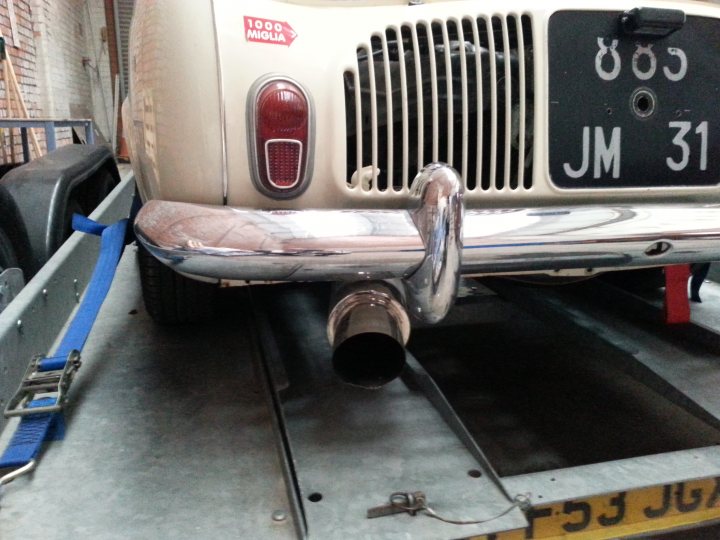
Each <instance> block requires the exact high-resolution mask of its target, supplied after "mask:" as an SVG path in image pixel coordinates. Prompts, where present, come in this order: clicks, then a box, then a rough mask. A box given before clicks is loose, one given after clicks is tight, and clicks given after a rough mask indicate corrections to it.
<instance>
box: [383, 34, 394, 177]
mask: <svg viewBox="0 0 720 540" xmlns="http://www.w3.org/2000/svg"><path fill="white" fill-rule="evenodd" d="M380 46H381V48H382V59H383V78H384V79H385V114H386V120H385V123H386V124H387V126H386V127H387V180H386V182H385V183H384V185H382V184H381V186H380V189H383V190H385V189H390V188H391V187H392V185H393V165H394V156H395V152H394V151H393V141H394V140H395V139H394V135H395V132H394V130H393V126H394V125H395V121H394V118H393V99H392V95H393V93H392V92H393V88H392V75H391V73H390V53H389V52H388V44H387V37H386V34H382V36H381V37H380Z"/></svg>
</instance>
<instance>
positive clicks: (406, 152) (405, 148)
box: [393, 29, 410, 191]
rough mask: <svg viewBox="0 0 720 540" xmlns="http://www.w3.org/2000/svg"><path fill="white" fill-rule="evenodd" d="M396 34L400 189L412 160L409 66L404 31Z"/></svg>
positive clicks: (406, 179)
mask: <svg viewBox="0 0 720 540" xmlns="http://www.w3.org/2000/svg"><path fill="white" fill-rule="evenodd" d="M393 30H394V32H395V36H397V37H398V38H399V39H398V40H397V44H398V59H399V61H400V106H401V109H402V176H401V183H400V185H399V191H402V190H404V189H407V187H408V171H409V167H410V166H409V161H410V133H409V131H410V127H409V122H410V121H409V118H408V88H407V77H408V75H407V66H406V62H405V46H404V45H403V39H402V31H401V30H398V29H393Z"/></svg>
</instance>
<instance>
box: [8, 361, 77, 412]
mask: <svg viewBox="0 0 720 540" xmlns="http://www.w3.org/2000/svg"><path fill="white" fill-rule="evenodd" d="M45 359H46V357H45V356H44V355H39V356H35V357H34V358H33V359H32V361H31V362H30V365H28V368H27V370H26V371H25V376H24V377H23V379H22V382H21V383H20V387H19V388H18V390H17V392H15V395H14V396H13V397H12V398H11V399H10V401H9V402H8V405H7V407H6V408H5V417H6V418H10V417H12V416H26V415H29V414H38V413H49V412H60V411H61V410H62V408H63V405H64V404H65V401H67V392H68V390H69V389H70V384H71V383H72V381H73V378H74V377H75V374H76V373H77V370H78V369H80V365H81V364H82V362H81V361H80V351H76V350H72V351H70V353H69V354H68V357H67V360H66V361H65V364H64V366H63V367H62V368H60V369H55V370H43V366H42V364H43V360H45ZM38 397H42V398H55V402H54V404H52V405H43V406H30V403H31V402H32V401H34V400H35V399H36V398H38Z"/></svg>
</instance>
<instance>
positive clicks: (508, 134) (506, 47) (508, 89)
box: [500, 18, 513, 189]
mask: <svg viewBox="0 0 720 540" xmlns="http://www.w3.org/2000/svg"><path fill="white" fill-rule="evenodd" d="M500 23H501V25H502V42H503V58H505V59H507V58H510V51H511V47H510V34H509V33H508V19H507V18H502V19H500ZM503 67H504V69H505V80H504V81H503V83H504V85H505V126H504V127H505V161H504V163H503V185H502V189H507V188H509V187H511V186H510V172H511V170H510V157H511V154H512V151H511V150H512V127H511V126H512V107H513V102H512V82H513V81H512V69H511V62H507V61H504V62H503ZM508 128H510V129H508Z"/></svg>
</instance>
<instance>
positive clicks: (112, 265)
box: [0, 214, 128, 469]
mask: <svg viewBox="0 0 720 540" xmlns="http://www.w3.org/2000/svg"><path fill="white" fill-rule="evenodd" d="M127 223H128V220H127V219H122V220H120V221H118V222H117V223H115V224H113V225H110V226H106V225H101V224H99V223H95V222H94V221H92V220H90V219H88V218H86V217H84V216H79V215H78V214H75V215H74V216H73V228H74V229H75V230H77V231H81V232H86V233H89V234H95V235H100V237H101V243H100V255H99V256H98V260H97V263H96V264H95V270H94V271H93V275H92V277H91V279H90V283H89V284H88V287H87V292H86V293H85V297H84V298H83V301H82V303H81V304H80V307H79V309H78V311H77V313H76V314H75V317H74V318H73V320H72V322H71V323H70V327H69V328H68V330H67V332H66V333H65V336H64V337H63V340H62V341H61V343H60V345H59V346H58V348H57V350H56V351H55V355H54V356H53V357H50V358H46V359H44V360H43V361H42V362H41V363H40V367H39V369H40V371H51V370H58V369H63V368H64V367H65V364H66V362H67V357H68V354H70V352H71V351H73V350H77V351H80V350H82V348H83V345H85V341H86V340H87V338H88V335H89V334H90V330H91V329H92V326H93V323H94V322H95V319H96V318H97V315H98V312H99V311H100V307H101V306H102V303H103V301H104V300H105V297H106V296H107V293H108V291H109V290H110V285H111V284H112V280H113V278H114V277H115V270H116V269H117V265H118V262H119V261H120V255H122V251H123V248H124V244H125V229H126V228H127ZM54 403H55V399H54V398H42V399H37V400H34V401H32V402H31V403H29V404H28V408H31V409H32V408H37V407H43V406H48V405H53V404H54ZM63 432H64V422H63V418H62V415H61V414H60V413H36V414H28V415H26V416H23V417H22V418H21V420H20V424H19V425H18V428H17V430H16V431H15V433H14V434H13V437H12V439H11V440H10V444H9V445H8V447H7V448H6V450H5V452H4V453H3V455H2V457H0V469H5V468H16V467H22V466H23V465H27V464H28V463H30V461H32V460H33V459H35V458H36V457H37V455H38V453H39V452H40V449H41V448H42V444H43V442H45V441H48V440H52V439H54V438H58V437H60V438H61V437H62V435H63Z"/></svg>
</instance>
